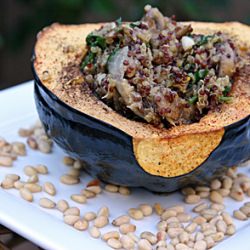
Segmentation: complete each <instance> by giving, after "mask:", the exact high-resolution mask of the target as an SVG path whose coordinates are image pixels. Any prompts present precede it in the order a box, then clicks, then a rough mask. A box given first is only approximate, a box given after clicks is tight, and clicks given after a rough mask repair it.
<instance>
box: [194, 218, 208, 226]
mask: <svg viewBox="0 0 250 250" xmlns="http://www.w3.org/2000/svg"><path fill="white" fill-rule="evenodd" d="M206 221H207V219H206V218H204V217H203V216H196V217H194V218H193V222H195V223H197V224H198V225H202V224H203V223H206Z"/></svg>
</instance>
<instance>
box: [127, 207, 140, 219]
mask: <svg viewBox="0 0 250 250" xmlns="http://www.w3.org/2000/svg"><path fill="white" fill-rule="evenodd" d="M128 214H129V216H130V217H131V218H132V219H134V220H142V219H143V217H144V216H143V213H142V211H141V210H140V209H136V208H130V209H129V210H128Z"/></svg>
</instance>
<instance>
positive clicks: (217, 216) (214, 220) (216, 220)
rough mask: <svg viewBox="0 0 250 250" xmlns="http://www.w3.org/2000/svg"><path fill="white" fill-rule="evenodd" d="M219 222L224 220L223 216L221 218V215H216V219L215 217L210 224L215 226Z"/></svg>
mask: <svg viewBox="0 0 250 250" xmlns="http://www.w3.org/2000/svg"><path fill="white" fill-rule="evenodd" d="M219 220H223V218H222V216H221V215H216V216H215V217H213V218H212V219H211V220H210V221H209V224H211V225H214V226H215V225H216V223H217V222H218V221H219Z"/></svg>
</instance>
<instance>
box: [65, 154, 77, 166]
mask: <svg viewBox="0 0 250 250" xmlns="http://www.w3.org/2000/svg"><path fill="white" fill-rule="evenodd" d="M74 162H75V160H74V159H73V158H71V157H69V156H64V157H63V164H64V165H66V166H73V164H74Z"/></svg>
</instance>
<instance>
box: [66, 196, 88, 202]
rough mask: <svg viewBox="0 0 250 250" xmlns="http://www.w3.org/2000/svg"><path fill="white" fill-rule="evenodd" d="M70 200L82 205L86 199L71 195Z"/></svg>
mask: <svg viewBox="0 0 250 250" xmlns="http://www.w3.org/2000/svg"><path fill="white" fill-rule="evenodd" d="M70 198H71V200H73V201H75V202H77V203H80V204H84V203H86V202H87V198H86V197H85V196H84V195H81V194H72V195H71V196H70Z"/></svg>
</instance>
